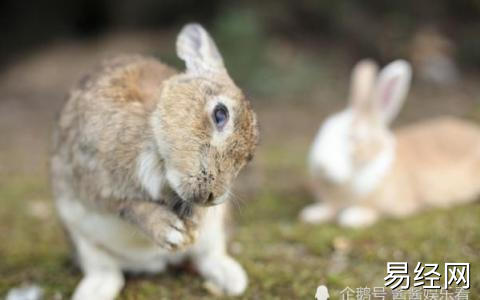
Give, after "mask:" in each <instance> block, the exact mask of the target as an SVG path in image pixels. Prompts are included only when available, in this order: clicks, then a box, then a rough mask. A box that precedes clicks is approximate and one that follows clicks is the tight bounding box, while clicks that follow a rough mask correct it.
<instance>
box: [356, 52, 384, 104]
mask: <svg viewBox="0 0 480 300" xmlns="http://www.w3.org/2000/svg"><path fill="white" fill-rule="evenodd" d="M377 72H378V66H377V64H376V63H375V62H374V61H373V60H371V59H364V60H361V61H359V62H358V63H357V64H356V65H355V67H354V68H353V70H352V75H351V79H350V80H351V83H350V100H349V101H350V104H351V106H352V107H353V109H354V110H357V111H360V110H362V111H363V110H366V109H368V107H369V106H370V98H371V96H372V91H373V87H374V85H375V80H376V79H377Z"/></svg>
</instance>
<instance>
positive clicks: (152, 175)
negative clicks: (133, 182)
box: [137, 149, 165, 199]
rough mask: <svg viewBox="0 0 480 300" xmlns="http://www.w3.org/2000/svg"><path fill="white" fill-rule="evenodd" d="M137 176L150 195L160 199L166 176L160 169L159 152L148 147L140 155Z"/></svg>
mask: <svg viewBox="0 0 480 300" xmlns="http://www.w3.org/2000/svg"><path fill="white" fill-rule="evenodd" d="M137 176H138V179H139V180H140V183H141V184H142V186H143V188H144V189H145V190H146V191H147V192H148V193H149V194H150V196H151V197H152V198H153V199H159V198H160V194H161V191H162V187H163V185H164V184H165V178H164V176H163V174H162V173H161V171H160V162H159V160H158V154H157V153H155V152H154V150H152V149H146V150H144V151H143V152H142V153H141V154H140V155H139V156H138V159H137Z"/></svg>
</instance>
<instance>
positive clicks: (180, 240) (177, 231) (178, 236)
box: [154, 219, 198, 251]
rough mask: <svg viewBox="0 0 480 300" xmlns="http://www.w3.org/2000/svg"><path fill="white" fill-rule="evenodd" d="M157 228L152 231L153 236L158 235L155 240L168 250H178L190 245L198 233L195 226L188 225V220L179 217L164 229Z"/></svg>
mask: <svg viewBox="0 0 480 300" xmlns="http://www.w3.org/2000/svg"><path fill="white" fill-rule="evenodd" d="M158 229H159V231H158V232H156V233H154V236H156V237H158V238H155V240H156V241H157V243H158V244H160V246H161V247H162V248H165V249H167V250H169V251H178V250H182V249H185V248H186V247H188V246H191V245H192V244H193V243H194V242H195V240H196V238H197V235H198V231H197V229H196V228H195V227H193V226H189V225H188V222H184V221H183V220H180V219H175V220H172V221H171V222H169V223H168V226H167V227H166V228H165V229H164V228H158Z"/></svg>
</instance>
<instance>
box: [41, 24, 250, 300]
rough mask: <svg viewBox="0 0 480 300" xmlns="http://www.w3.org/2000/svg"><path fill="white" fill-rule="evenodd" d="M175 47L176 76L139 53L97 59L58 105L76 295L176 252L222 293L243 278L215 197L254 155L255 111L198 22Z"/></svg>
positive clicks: (94, 294) (58, 157)
mask: <svg viewBox="0 0 480 300" xmlns="http://www.w3.org/2000/svg"><path fill="white" fill-rule="evenodd" d="M177 54H178V56H179V57H180V58H181V59H183V60H184V61H185V63H186V71H185V72H184V73H178V72H177V71H175V70H173V69H172V68H170V67H168V66H166V65H164V64H162V63H161V62H159V61H157V60H155V59H153V58H146V57H142V56H123V57H117V58H114V59H111V60H108V61H106V62H105V63H104V64H103V65H102V66H100V68H98V69H97V70H96V71H94V72H92V73H91V74H90V75H89V76H87V77H86V78H85V79H84V80H83V81H82V82H81V83H80V84H79V86H78V87H77V88H75V89H74V90H73V91H72V92H71V94H70V96H69V99H68V101H67V102H66V104H65V106H64V108H63V110H62V112H61V114H60V118H59V121H58V124H57V126H56V130H55V134H54V143H53V144H54V146H53V153H52V157H51V173H52V185H53V191H54V197H55V200H56V205H57V208H58V212H59V215H60V217H61V220H62V221H63V223H64V225H65V227H66V229H67V232H68V233H69V235H70V237H71V240H72V242H73V244H74V246H75V250H76V252H77V254H78V262H79V264H80V266H81V268H82V271H83V273H84V277H83V279H82V281H81V282H80V284H79V285H78V286H77V288H76V290H75V292H74V295H73V299H75V300H87V299H88V300H92V299H99V300H100V299H101V300H108V299H114V298H115V297H116V296H117V295H118V293H119V292H120V290H121V289H122V287H123V285H124V277H123V271H133V272H153V273H156V272H160V271H163V270H165V268H166V267H167V265H168V264H170V263H179V262H181V261H183V260H185V259H190V260H191V261H192V262H193V264H194V266H195V267H196V268H197V270H198V272H199V273H200V275H201V276H203V277H204V278H205V279H206V280H207V281H208V283H209V285H210V286H212V285H213V286H214V287H215V288H216V289H217V290H218V291H220V292H223V293H225V294H228V295H239V294H241V293H242V292H243V291H244V290H245V288H246V286H247V276H246V274H245V271H244V270H243V268H242V267H241V266H240V265H239V264H238V263H237V262H236V261H235V260H234V259H233V258H231V257H230V256H229V255H228V254H227V252H226V245H225V244H226V238H227V237H226V235H225V228H224V227H225V226H224V219H225V217H226V211H227V202H225V200H227V199H228V197H229V194H230V187H231V185H232V181H233V180H234V178H235V177H236V176H237V174H238V172H239V171H240V169H241V168H242V167H243V166H244V165H245V164H246V163H247V161H248V160H250V159H251V157H252V155H253V151H254V148H255V146H256V144H257V139H258V129H257V123H256V117H255V114H254V112H253V111H252V109H251V108H250V104H249V102H248V101H247V100H246V98H245V97H244V95H243V94H242V92H241V91H240V90H239V88H238V87H236V86H235V84H234V82H233V81H232V80H231V79H230V77H229V75H228V73H227V71H226V69H225V67H224V64H223V60H222V57H221V55H220V53H219V52H218V50H217V47H216V46H215V43H214V42H213V40H212V39H211V38H210V36H209V34H208V33H207V32H206V31H205V30H204V29H203V28H202V27H201V26H200V25H197V24H190V25H187V26H185V27H184V28H183V30H182V31H181V33H180V34H179V36H178V39H177ZM159 296H160V295H159Z"/></svg>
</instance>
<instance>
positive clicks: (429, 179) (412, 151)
mask: <svg viewBox="0 0 480 300" xmlns="http://www.w3.org/2000/svg"><path fill="white" fill-rule="evenodd" d="M396 137H397V150H396V151H397V155H396V158H395V162H394V165H393V169H392V171H391V172H390V173H389V175H388V176H387V177H386V178H385V179H384V181H383V184H382V185H381V187H380V188H379V189H378V190H377V191H376V192H375V193H374V194H373V195H372V196H371V198H370V201H372V202H374V203H375V206H377V207H380V208H381V210H383V211H384V212H385V213H388V214H391V215H396V216H401V215H406V214H409V213H412V212H415V211H418V210H421V209H425V208H428V207H448V206H451V205H454V204H457V203H464V202H467V201H471V200H474V199H475V198H476V197H477V196H478V194H479V193H480V181H479V178H480V128H478V126H476V125H474V124H472V123H469V122H467V121H462V120H458V119H454V118H449V117H445V118H438V119H434V120H430V121H426V122H423V123H420V124H417V125H411V126H408V127H405V128H402V129H400V130H398V131H397V132H396Z"/></svg>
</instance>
